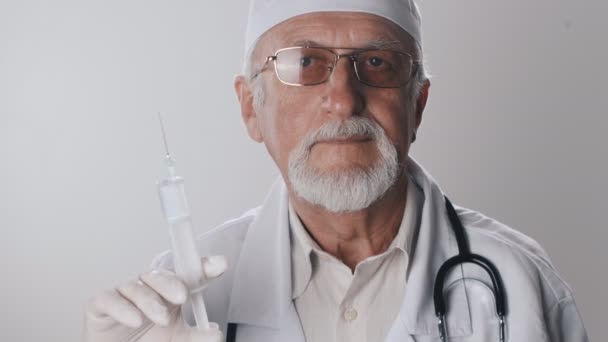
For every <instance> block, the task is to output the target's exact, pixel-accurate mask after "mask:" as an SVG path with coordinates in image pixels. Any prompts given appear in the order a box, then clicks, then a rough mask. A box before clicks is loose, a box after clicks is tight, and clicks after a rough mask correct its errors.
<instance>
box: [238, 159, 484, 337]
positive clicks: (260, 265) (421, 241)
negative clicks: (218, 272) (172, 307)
mask: <svg viewBox="0 0 608 342" xmlns="http://www.w3.org/2000/svg"><path fill="white" fill-rule="evenodd" d="M407 167H408V172H410V175H411V176H412V179H413V181H414V182H415V183H416V184H417V185H418V186H419V188H420V189H421V190H422V196H423V198H422V199H421V203H423V204H422V208H421V212H420V229H419V233H418V237H417V239H415V240H414V241H415V242H414V244H413V248H414V250H413V256H412V257H411V261H410V262H411V264H410V269H409V271H408V273H409V276H408V280H407V286H406V291H405V296H404V301H403V304H402V305H401V311H400V313H399V317H398V318H397V321H396V322H395V324H394V326H393V328H392V331H391V332H392V333H398V334H399V333H401V332H403V333H408V334H412V335H433V336H436V335H437V321H436V317H435V313H434V307H433V295H432V294H433V285H434V280H435V275H436V274H437V270H439V267H440V266H441V264H442V263H443V262H445V260H447V259H449V258H450V257H451V256H453V255H456V254H457V253H458V247H457V244H456V240H455V237H454V234H453V231H452V229H451V226H450V223H449V220H448V217H447V213H446V209H445V204H444V199H443V193H442V192H441V189H440V188H439V187H438V186H437V184H436V182H435V181H434V180H433V178H432V177H431V176H430V175H429V174H428V173H427V172H426V171H425V170H424V169H423V168H422V167H421V166H420V165H419V164H418V163H417V162H416V161H415V160H414V159H413V158H411V157H410V158H408V161H407ZM288 205H289V201H288V196H287V189H286V186H285V184H284V182H283V180H282V179H281V178H279V179H278V180H277V181H276V182H275V183H274V184H273V186H272V188H271V191H270V193H269V195H268V196H267V197H266V199H265V201H264V204H263V205H262V207H261V208H260V209H259V212H258V214H257V215H256V218H255V219H254V221H253V222H252V223H251V225H250V227H249V230H248V232H247V235H246V237H245V240H244V241H243V245H242V250H241V254H240V257H239V261H238V263H237V265H236V266H235V267H236V268H235V273H234V274H235V275H234V280H233V287H232V294H231V297H230V305H229V311H228V321H229V322H232V323H240V324H249V325H254V326H262V327H268V328H274V329H279V328H280V327H281V322H282V319H283V318H285V316H289V312H290V311H292V310H291V309H292V305H293V302H292V298H291V296H292V284H291V259H290V258H291V251H290V240H289V239H290V237H289V219H288V211H289V210H288ZM410 254H412V253H410ZM462 278H463V274H462V268H457V271H455V272H451V273H450V275H449V276H448V279H447V281H446V284H451V283H452V282H453V281H454V280H456V279H462ZM453 291H455V294H454V298H453V299H452V300H451V301H450V306H449V310H450V312H449V313H448V320H449V319H450V317H454V318H453V319H451V320H449V324H448V336H466V335H470V334H471V330H472V329H471V318H470V309H469V305H468V302H467V296H466V294H465V292H464V288H463V287H456V288H455V290H453ZM403 329H405V331H399V330H403ZM393 330H394V331H393ZM389 335H390V333H389Z"/></svg>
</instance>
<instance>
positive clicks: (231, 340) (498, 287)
mask: <svg viewBox="0 0 608 342" xmlns="http://www.w3.org/2000/svg"><path fill="white" fill-rule="evenodd" d="M444 198H445V207H446V209H447V211H448V218H449V220H450V225H451V226H452V230H453V231H454V235H456V243H457V244H458V255H456V256H453V257H451V258H450V259H448V260H447V261H446V262H444V263H443V265H441V267H440V268H439V271H438V272H437V275H436V276H435V288H434V289H433V302H434V304H435V315H436V316H437V319H438V324H437V326H438V328H439V336H440V337H441V341H442V342H446V341H447V328H446V321H445V313H446V304H445V300H444V296H443V288H444V285H445V279H446V276H447V274H448V272H449V271H450V270H451V269H452V268H454V267H455V266H458V265H460V264H464V263H472V264H475V265H478V266H480V267H481V268H483V269H484V270H485V271H486V273H488V275H489V276H490V279H491V280H492V287H493V291H492V292H493V294H494V299H495V302H496V314H497V315H498V329H499V332H498V333H499V337H500V342H505V316H506V305H505V290H504V287H503V284H502V279H501V278H500V273H499V272H498V270H497V269H496V267H495V266H494V264H492V263H491V262H490V261H489V260H488V259H486V258H484V257H482V256H481V255H478V254H473V253H471V251H470V250H469V244H468V241H467V238H466V234H465V232H464V227H463V226H462V223H461V222H460V219H459V218H458V214H456V210H455V209H454V207H453V206H452V203H451V202H450V200H448V198H447V197H445V196H444ZM236 329H237V324H236V323H228V329H227V331H226V342H235V341H236Z"/></svg>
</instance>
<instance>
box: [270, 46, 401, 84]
mask: <svg viewBox="0 0 608 342" xmlns="http://www.w3.org/2000/svg"><path fill="white" fill-rule="evenodd" d="M353 56H355V71H356V73H357V77H358V78H359V80H360V81H361V82H363V83H365V84H367V85H370V86H375V87H401V86H403V85H405V84H406V83H407V82H408V80H409V78H410V76H411V69H412V59H411V57H410V56H409V55H407V54H404V53H400V52H397V51H391V50H363V51H360V52H357V53H355V54H353ZM336 59H337V55H336V54H335V53H334V52H332V51H331V50H328V49H324V48H316V47H297V48H288V49H285V50H281V51H279V52H277V54H276V60H275V67H276V72H277V76H278V77H279V79H280V80H281V81H282V82H284V83H287V84H293V85H314V84H319V83H323V82H325V81H326V80H327V79H328V78H329V76H330V75H331V73H332V71H333V68H334V64H335V62H336Z"/></svg>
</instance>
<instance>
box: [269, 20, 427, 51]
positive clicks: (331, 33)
mask: <svg viewBox="0 0 608 342" xmlns="http://www.w3.org/2000/svg"><path fill="white" fill-rule="evenodd" d="M415 44H417V43H416V41H415V40H414V38H413V37H412V36H411V35H410V34H409V33H408V32H406V31H405V30H404V29H403V28H401V27H400V26H399V25H396V24H395V23H393V22H392V21H390V20H387V19H386V18H383V17H380V16H377V15H374V14H369V13H360V12H315V13H307V14H302V15H298V16H295V17H292V18H290V19H288V20H285V21H283V22H281V23H279V24H277V25H275V26H274V27H272V28H271V29H269V30H268V31H267V32H265V33H264V34H263V35H262V36H261V37H260V38H259V40H258V42H257V50H258V52H261V51H264V52H265V53H269V52H274V51H276V50H278V49H281V48H285V47H290V46H325V47H343V48H356V49H365V48H383V49H396V50H401V51H404V52H415V50H416V49H415Z"/></svg>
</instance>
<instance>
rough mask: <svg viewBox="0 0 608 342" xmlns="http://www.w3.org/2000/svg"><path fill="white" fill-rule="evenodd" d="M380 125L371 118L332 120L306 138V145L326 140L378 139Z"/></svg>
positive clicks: (309, 145)
mask: <svg viewBox="0 0 608 342" xmlns="http://www.w3.org/2000/svg"><path fill="white" fill-rule="evenodd" d="M378 130H379V127H377V124H376V123H374V122H373V121H372V120H371V119H368V118H364V117H352V118H350V119H348V120H346V121H331V122H328V123H326V124H324V125H323V126H321V127H320V128H319V129H318V130H317V131H315V132H314V133H313V134H311V135H310V136H308V137H307V138H306V143H305V146H306V147H307V148H310V147H311V146H312V145H314V144H315V143H318V142H320V141H324V140H333V139H348V138H351V137H365V138H370V139H373V140H377V138H378V134H380V133H379V132H378Z"/></svg>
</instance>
